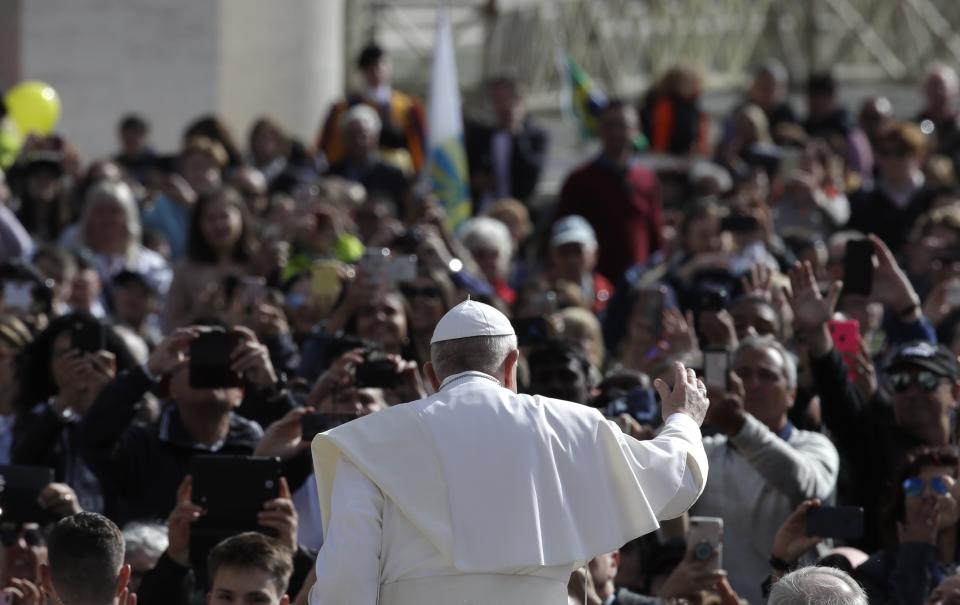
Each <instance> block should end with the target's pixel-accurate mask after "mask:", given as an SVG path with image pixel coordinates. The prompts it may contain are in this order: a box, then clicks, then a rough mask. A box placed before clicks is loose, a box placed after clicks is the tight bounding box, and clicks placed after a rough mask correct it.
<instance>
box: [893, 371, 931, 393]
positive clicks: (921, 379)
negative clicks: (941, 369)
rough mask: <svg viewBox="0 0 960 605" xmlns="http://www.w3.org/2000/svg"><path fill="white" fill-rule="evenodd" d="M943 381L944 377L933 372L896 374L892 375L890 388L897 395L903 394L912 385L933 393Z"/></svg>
mask: <svg viewBox="0 0 960 605" xmlns="http://www.w3.org/2000/svg"><path fill="white" fill-rule="evenodd" d="M942 380H943V377H942V376H939V375H937V374H934V373H933V372H915V373H910V372H895V373H892V374H890V386H891V387H893V390H894V391H896V392H897V393H902V392H903V391H906V390H907V389H909V388H910V386H911V385H914V384H915V385H917V386H918V387H920V388H921V389H923V390H924V391H926V392H928V393H932V392H933V391H935V390H936V389H937V387H938V386H939V385H940V382H941V381H942Z"/></svg>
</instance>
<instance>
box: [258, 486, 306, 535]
mask: <svg viewBox="0 0 960 605" xmlns="http://www.w3.org/2000/svg"><path fill="white" fill-rule="evenodd" d="M257 521H258V522H259V523H260V525H262V526H263V527H266V528H269V529H272V530H274V531H275V532H277V540H278V541H279V542H280V543H281V544H283V545H284V546H286V547H287V548H289V549H290V550H292V551H296V550H297V509H296V508H294V506H293V500H291V499H290V487H289V486H288V485H287V480H286V479H285V478H283V477H280V496H279V497H278V498H275V499H273V500H270V501H269V502H267V503H266V504H264V505H263V510H262V511H260V513H259V514H258V515H257Z"/></svg>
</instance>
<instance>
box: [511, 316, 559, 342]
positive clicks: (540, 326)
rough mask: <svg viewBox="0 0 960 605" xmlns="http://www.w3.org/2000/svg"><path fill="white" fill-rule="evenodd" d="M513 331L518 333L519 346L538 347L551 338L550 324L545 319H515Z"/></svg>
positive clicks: (512, 321)
mask: <svg viewBox="0 0 960 605" xmlns="http://www.w3.org/2000/svg"><path fill="white" fill-rule="evenodd" d="M510 323H512V324H513V331H514V332H516V333H517V346H520V347H537V346H540V345H542V344H544V343H546V342H547V340H549V338H550V324H549V323H548V322H547V319H546V318H545V317H528V318H524V319H513V320H511V322H510Z"/></svg>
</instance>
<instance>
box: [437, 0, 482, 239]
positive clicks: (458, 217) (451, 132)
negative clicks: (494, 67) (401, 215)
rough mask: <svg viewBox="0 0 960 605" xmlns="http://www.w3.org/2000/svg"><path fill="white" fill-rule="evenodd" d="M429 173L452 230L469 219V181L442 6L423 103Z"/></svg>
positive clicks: (453, 63) (454, 71)
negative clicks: (428, 91) (425, 103)
mask: <svg viewBox="0 0 960 605" xmlns="http://www.w3.org/2000/svg"><path fill="white" fill-rule="evenodd" d="M427 123H428V125H429V153H428V159H429V162H430V169H429V171H428V173H429V175H430V179H431V181H432V183H433V191H434V193H436V195H437V197H438V198H439V199H440V203H441V204H443V207H444V209H446V211H447V226H448V227H450V228H451V229H456V228H457V226H458V225H460V223H462V222H463V221H465V220H467V219H468V218H470V216H471V214H472V213H473V207H472V205H471V203H470V177H469V174H468V172H467V152H466V148H465V147H464V143H463V115H462V114H461V109H460V86H459V83H458V80H457V61H456V57H455V56H454V52H453V36H452V35H451V32H450V17H449V15H448V14H447V7H446V6H445V4H444V3H443V2H440V5H439V6H438V7H437V33H436V38H435V41H434V53H433V69H432V71H431V74H430V98H429V100H428V103H427Z"/></svg>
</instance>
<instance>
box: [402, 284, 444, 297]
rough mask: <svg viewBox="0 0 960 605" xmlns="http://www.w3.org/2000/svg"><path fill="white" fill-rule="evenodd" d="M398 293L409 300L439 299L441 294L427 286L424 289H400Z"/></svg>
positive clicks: (408, 287) (437, 289)
mask: <svg viewBox="0 0 960 605" xmlns="http://www.w3.org/2000/svg"><path fill="white" fill-rule="evenodd" d="M400 291H401V292H402V293H403V295H404V296H406V297H407V298H409V299H414V298H440V296H441V295H442V294H443V293H442V292H440V288H433V287H430V286H427V287H425V288H414V287H412V286H406V287H403V288H400Z"/></svg>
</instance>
